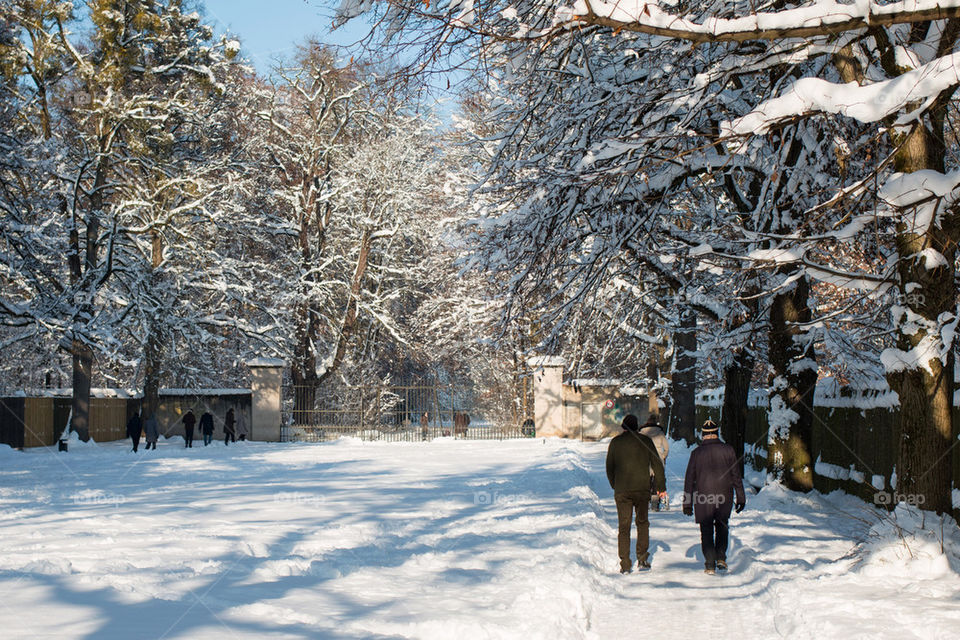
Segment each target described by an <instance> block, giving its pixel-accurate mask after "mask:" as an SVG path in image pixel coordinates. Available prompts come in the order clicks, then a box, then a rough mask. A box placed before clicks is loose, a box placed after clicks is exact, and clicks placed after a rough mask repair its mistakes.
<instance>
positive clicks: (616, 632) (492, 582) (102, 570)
mask: <svg viewBox="0 0 960 640" xmlns="http://www.w3.org/2000/svg"><path fill="white" fill-rule="evenodd" d="M673 449H674V450H673V452H672V454H671V458H670V459H669V460H668V469H667V471H668V489H669V490H670V492H671V495H672V496H673V499H674V501H676V500H677V499H678V497H679V492H680V490H681V486H682V473H683V469H684V468H685V465H686V458H687V456H688V452H687V451H685V450H684V448H683V447H682V446H679V445H678V446H675V447H674V448H673ZM605 451H606V445H605V443H594V444H591V443H578V442H569V441H551V440H547V441H543V440H525V441H507V442H465V441H453V440H449V439H444V440H438V441H434V442H431V443H416V444H410V443H406V444H404V443H396V444H386V443H384V444H380V443H362V442H357V441H352V440H343V441H340V442H337V443H332V444H301V445H296V444H288V445H270V444H262V443H240V444H238V445H237V446H233V445H231V446H230V447H229V448H225V447H224V446H223V444H222V442H221V443H214V445H212V446H211V447H207V448H203V447H202V446H201V447H199V448H197V447H195V448H194V449H192V450H184V449H183V448H182V443H179V446H178V441H177V440H171V441H169V442H162V443H161V444H160V448H159V449H158V450H157V451H151V452H144V451H141V452H140V453H139V454H133V453H130V452H128V451H127V450H126V445H124V444H121V443H111V444H106V445H90V446H71V451H70V452H69V453H67V454H58V453H56V452H54V451H29V452H27V453H19V452H14V451H12V450H2V451H0V507H2V511H0V630H2V631H0V636H2V637H3V638H42V637H49V638H90V639H93V638H97V639H110V640H112V639H123V640H128V639H131V638H183V639H191V640H192V639H202V638H378V637H415V638H501V637H504V638H524V640H528V639H530V638H551V639H552V638H618V637H629V636H635V635H641V636H642V637H649V638H681V637H682V638H690V637H703V636H702V635H701V634H705V633H707V632H709V633H710V637H716V638H720V637H730V638H775V637H781V636H787V635H801V636H809V637H819V638H835V637H844V638H845V639H847V638H877V637H889V638H898V639H899V638H948V637H957V633H958V631H957V629H960V626H958V625H960V607H958V606H957V601H958V599H960V576H958V573H957V569H958V567H960V562H958V561H957V556H956V553H957V550H958V549H960V533H958V532H957V530H956V526H955V525H953V524H952V522H951V524H950V526H949V527H948V528H947V529H946V537H947V540H946V547H947V553H946V554H943V553H940V547H939V542H938V541H937V540H936V539H935V538H936V536H935V535H934V534H933V533H929V532H923V531H921V532H920V533H919V534H918V535H915V536H912V537H908V538H907V541H906V543H904V542H903V541H901V540H900V538H899V533H898V532H897V531H896V530H895V528H893V527H892V526H891V525H890V523H889V522H887V520H885V519H884V518H883V515H882V514H881V512H879V511H876V510H874V509H872V508H870V507H868V506H867V505H865V504H864V503H863V502H861V501H858V500H856V499H853V498H850V497H846V496H842V495H839V494H833V495H830V496H821V495H819V494H814V495H811V496H798V495H796V494H791V493H788V492H785V491H783V490H781V489H779V488H775V487H768V488H766V489H764V490H763V491H761V492H760V494H759V495H756V496H750V497H749V500H748V508H747V510H746V511H744V513H743V514H741V515H739V516H735V520H734V521H733V527H732V547H731V551H730V554H729V557H730V561H731V572H730V574H729V575H726V576H707V575H705V574H703V573H702V566H703V565H702V559H701V557H700V555H699V534H698V529H697V527H696V526H695V525H694V523H693V521H692V519H689V518H684V517H683V516H682V515H681V514H680V510H679V508H678V507H677V506H676V503H675V504H674V507H673V508H672V509H671V511H669V512H662V513H655V514H652V516H651V520H652V523H651V541H652V548H653V552H654V556H653V564H654V568H653V570H652V571H650V572H646V573H634V574H630V575H625V576H621V575H619V574H618V573H617V572H616V569H617V566H618V562H617V558H616V530H615V523H616V514H615V509H614V506H613V499H612V495H611V492H610V489H609V487H608V486H607V484H606V479H605V477H604V475H603V460H604V455H605ZM898 516H899V517H900V522H901V523H902V524H906V525H910V524H911V523H912V521H911V514H910V513H909V512H906V511H904V512H898ZM931 528H932V529H936V530H937V531H939V524H938V525H937V527H931ZM908 529H909V526H908ZM911 554H912V556H913V557H912V558H911ZM951 564H952V566H951Z"/></svg>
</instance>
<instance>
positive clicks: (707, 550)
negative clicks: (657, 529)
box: [683, 420, 747, 574]
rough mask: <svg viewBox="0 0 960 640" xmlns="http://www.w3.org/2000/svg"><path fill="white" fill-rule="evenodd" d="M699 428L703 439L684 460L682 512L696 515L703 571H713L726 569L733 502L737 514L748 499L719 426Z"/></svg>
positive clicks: (730, 449) (738, 468)
mask: <svg viewBox="0 0 960 640" xmlns="http://www.w3.org/2000/svg"><path fill="white" fill-rule="evenodd" d="M700 431H701V433H702V434H703V442H702V443H701V444H700V446H699V447H697V448H696V449H694V450H693V453H691V454H690V461H689V462H688V463H687V474H686V477H685V478H684V483H683V513H684V515H688V516H692V515H695V516H696V521H697V524H699V525H700V547H701V549H702V550H703V560H704V571H705V572H706V573H711V574H712V573H715V572H716V570H717V569H719V570H721V571H726V569H727V541H728V540H729V536H730V526H729V522H730V512H731V511H732V510H733V507H734V505H736V510H737V513H740V512H741V511H743V507H744V506H745V505H746V503H747V498H746V495H745V494H744V492H743V480H742V479H741V478H740V465H739V464H738V463H737V454H736V452H735V451H734V449H733V447H731V446H730V445H728V444H727V443H725V442H723V441H721V440H720V435H719V428H718V427H717V425H716V423H714V422H713V421H712V420H707V421H706V422H704V423H703V427H702V428H701V429H700Z"/></svg>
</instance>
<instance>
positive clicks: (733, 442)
mask: <svg viewBox="0 0 960 640" xmlns="http://www.w3.org/2000/svg"><path fill="white" fill-rule="evenodd" d="M752 377H753V355H752V354H751V353H750V351H749V350H747V349H745V348H742V347H741V348H739V349H737V350H735V351H734V353H733V357H732V358H731V359H730V361H729V362H728V363H727V366H726V367H725V369H724V372H723V378H724V392H723V412H722V414H721V419H720V435H721V436H722V437H723V441H724V442H726V443H727V444H729V445H730V446H732V447H733V448H734V450H735V451H736V452H737V460H738V462H739V463H740V477H741V478H742V477H743V472H744V464H743V458H744V453H745V449H746V442H747V411H748V404H747V403H748V400H749V398H750V380H751V378H752Z"/></svg>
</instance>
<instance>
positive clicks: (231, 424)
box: [223, 407, 237, 445]
mask: <svg viewBox="0 0 960 640" xmlns="http://www.w3.org/2000/svg"><path fill="white" fill-rule="evenodd" d="M236 441H237V418H236V416H235V414H234V413H233V407H230V408H229V409H227V415H226V416H224V418H223V444H224V445H229V444H230V443H231V442H236Z"/></svg>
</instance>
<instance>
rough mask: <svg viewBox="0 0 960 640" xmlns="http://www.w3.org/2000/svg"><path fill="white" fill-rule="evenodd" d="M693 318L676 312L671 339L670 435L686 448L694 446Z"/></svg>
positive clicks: (695, 319) (691, 312)
mask: <svg viewBox="0 0 960 640" xmlns="http://www.w3.org/2000/svg"><path fill="white" fill-rule="evenodd" d="M696 351H697V314H695V313H694V312H693V311H692V310H690V309H688V308H684V309H683V310H682V311H681V312H680V326H679V327H678V328H677V330H676V332H675V333H674V338H673V372H672V373H673V377H672V380H671V394H670V395H671V396H672V397H673V407H672V411H671V414H670V423H671V424H670V431H671V432H672V434H673V437H674V438H676V439H680V438H682V439H683V440H685V441H686V442H687V444H693V443H694V442H696V422H697V405H696V401H697V397H696V396H697V357H696Z"/></svg>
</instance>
